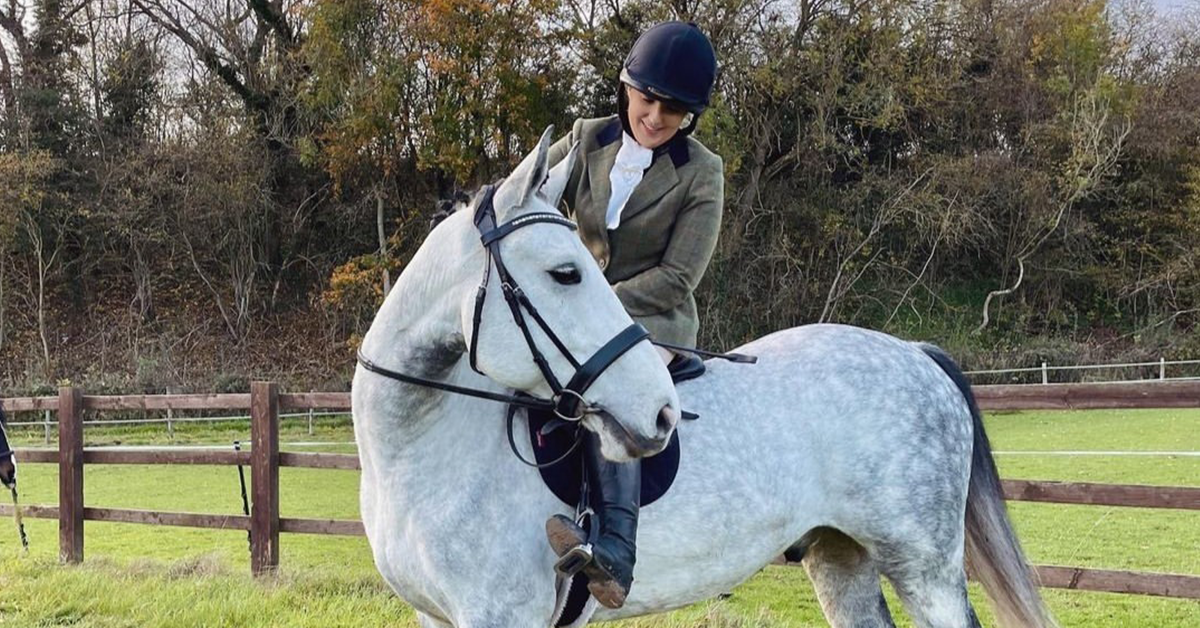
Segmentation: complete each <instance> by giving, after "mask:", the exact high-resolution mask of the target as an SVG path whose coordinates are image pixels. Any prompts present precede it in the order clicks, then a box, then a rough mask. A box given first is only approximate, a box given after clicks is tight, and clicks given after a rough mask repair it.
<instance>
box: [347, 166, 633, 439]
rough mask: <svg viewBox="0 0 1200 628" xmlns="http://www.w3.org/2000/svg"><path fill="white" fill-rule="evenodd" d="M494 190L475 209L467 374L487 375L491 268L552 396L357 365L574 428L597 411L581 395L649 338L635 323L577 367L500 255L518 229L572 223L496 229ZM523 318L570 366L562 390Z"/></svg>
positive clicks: (544, 218)
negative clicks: (482, 342)
mask: <svg viewBox="0 0 1200 628" xmlns="http://www.w3.org/2000/svg"><path fill="white" fill-rule="evenodd" d="M497 187H499V184H496V185H488V186H485V187H484V189H483V190H482V192H481V194H480V200H479V202H478V205H477V206H476V209H475V219H474V221H475V227H476V228H477V229H478V230H479V233H480V241H481V242H482V243H483V246H484V248H485V249H486V250H487V257H486V260H487V261H486V264H485V266H484V269H483V280H482V281H481V282H480V285H479V289H478V290H477V292H476V294H475V313H474V316H473V318H472V322H471V346H470V352H469V358H470V364H471V368H472V369H473V370H474V371H475V372H477V373H479V374H480V375H486V374H485V373H483V372H482V371H480V370H479V367H478V366H477V363H476V362H477V347H478V344H479V334H480V333H481V329H480V327H481V325H482V321H483V305H484V302H485V301H486V299H487V291H488V284H489V282H490V281H491V275H492V267H493V266H495V268H496V274H497V276H498V277H499V278H500V290H501V292H502V293H503V294H504V301H505V302H506V303H507V304H508V309H509V312H511V314H512V317H513V321H514V322H515V323H516V324H517V327H518V328H520V330H521V335H522V336H524V338H525V344H526V346H528V347H529V352H530V353H531V354H532V355H533V362H534V364H536V365H537V367H538V370H539V371H541V373H542V376H543V377H544V378H545V379H546V383H547V384H548V385H549V386H550V389H551V391H553V396H552V398H550V399H540V398H537V397H531V396H528V395H524V394H518V395H504V394H499V393H493V392H489V391H486V390H479V389H475V388H467V387H463V386H455V385H453V384H447V383H445V382H440V381H437V380H432V379H428V378H424V377H418V376H415V375H408V374H404V373H399V372H397V371H392V370H389V369H386V368H383V367H381V366H379V365H377V364H375V363H374V362H372V361H371V360H369V359H367V357H366V356H364V355H363V354H362V351H361V350H360V351H359V352H358V362H359V364H362V366H363V368H365V369H366V370H368V371H371V372H372V373H376V374H378V375H382V376H384V377H389V378H391V379H395V380H398V381H402V382H405V383H409V384H415V385H418V386H425V387H428V388H435V389H438V390H443V391H446V392H451V393H455V394H459V395H467V396H471V397H477V398H481V399H489V400H491V401H499V402H503V403H508V404H510V405H517V406H522V407H525V408H529V409H534V410H544V411H552V412H553V413H554V414H555V415H556V416H557V417H558V418H559V419H561V420H563V421H566V422H570V423H574V422H578V421H579V420H581V419H582V418H583V417H584V416H585V415H587V414H588V413H589V412H593V411H596V410H597V409H598V408H596V407H595V406H592V405H591V404H589V403H588V402H587V400H586V399H585V398H584V393H586V392H587V390H588V388H590V387H591V385H592V384H593V383H595V382H596V380H597V379H598V378H599V377H600V375H601V374H603V373H604V371H605V370H607V369H608V367H610V366H612V365H613V363H614V362H616V361H617V359H619V358H620V357H621V356H622V355H625V353H626V352H627V351H629V350H630V349H632V348H633V347H634V346H636V345H637V344H638V343H640V342H642V341H643V340H646V339H647V338H649V336H650V333H649V332H647V331H646V329H645V328H644V327H642V326H641V325H639V324H637V323H633V324H631V325H629V326H628V327H626V328H625V329H624V330H622V331H621V332H620V333H618V334H617V335H616V336H614V337H613V338H612V339H610V340H609V341H608V342H606V343H605V344H604V346H602V347H600V349H599V350H597V351H596V353H594V354H593V355H592V356H591V357H590V358H588V359H587V361H586V362H584V363H582V364H580V362H579V361H578V360H577V359H575V356H573V355H572V354H571V352H570V350H568V349H567V347H566V345H564V344H563V342H562V340H560V339H559V338H558V336H557V335H555V333H554V331H553V330H552V329H550V326H549V325H548V324H547V323H546V321H545V319H543V318H542V316H541V315H540V314H539V313H538V311H537V308H535V307H534V306H533V303H531V302H530V301H529V297H527V296H526V295H525V292H524V291H522V290H521V287H520V286H519V285H518V284H517V281H516V279H514V278H513V276H512V275H511V274H509V272H508V268H507V267H505V265H504V260H503V258H502V257H501V255H500V241H501V240H503V239H504V238H505V237H506V236H508V235H509V234H511V233H513V232H514V231H516V230H518V229H522V228H524V227H528V226H530V225H535V224H540V223H550V224H556V225H562V226H564V227H567V228H568V229H571V230H572V231H574V230H575V229H576V225H575V223H573V222H571V221H570V220H568V219H566V218H565V217H563V215H562V214H559V213H556V212H538V213H532V214H524V215H521V216H517V217H516V218H513V219H512V220H509V221H508V222H505V223H503V224H499V225H497V224H496V209H495V206H494V205H493V200H494V196H495V193H496V188H497ZM526 313H528V315H529V318H532V319H533V321H534V323H536V324H537V326H538V327H540V328H541V329H542V332H543V333H545V335H546V337H547V338H549V339H550V342H551V343H553V344H554V346H555V348H556V349H558V352H559V353H560V354H562V356H563V357H565V358H566V359H567V361H568V362H570V364H571V366H573V367H574V368H575V374H574V375H573V376H572V377H571V379H570V380H569V381H568V382H567V384H566V385H565V386H564V385H563V384H562V383H561V382H560V381H559V380H558V377H556V376H555V375H554V371H553V370H551V368H550V363H549V362H548V361H547V360H546V356H545V355H543V354H542V352H541V350H539V349H538V346H537V343H535V342H534V340H533V335H532V333H531V331H530V327H529V323H528V321H527V319H526Z"/></svg>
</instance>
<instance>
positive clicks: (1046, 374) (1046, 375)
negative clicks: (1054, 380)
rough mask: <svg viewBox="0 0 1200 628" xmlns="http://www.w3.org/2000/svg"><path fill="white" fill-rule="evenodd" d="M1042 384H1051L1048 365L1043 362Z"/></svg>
mask: <svg viewBox="0 0 1200 628" xmlns="http://www.w3.org/2000/svg"><path fill="white" fill-rule="evenodd" d="M1042 383H1043V384H1049V383H1050V373H1049V371H1048V370H1047V369H1046V363H1045V362H1042Z"/></svg>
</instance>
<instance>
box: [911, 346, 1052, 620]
mask: <svg viewBox="0 0 1200 628" xmlns="http://www.w3.org/2000/svg"><path fill="white" fill-rule="evenodd" d="M919 346H920V347H921V350H922V351H924V352H925V354H926V355H928V356H929V357H930V358H933V361H934V362H937V364H938V366H940V367H941V368H942V370H943V371H945V372H946V375H949V376H950V379H951V380H953V381H954V384H955V385H956V386H958V389H959V391H961V392H962V395H963V397H964V398H965V399H966V400H967V406H968V407H969V408H970V409H971V422H972V426H973V427H974V432H975V442H974V453H972V455H971V480H970V484H969V488H968V489H967V513H966V563H967V570H968V572H970V573H971V575H972V577H973V578H975V579H976V580H978V581H979V582H980V583H981V584H983V588H984V589H985V590H986V591H987V593H988V597H990V598H991V600H992V604H993V606H994V607H995V611H996V618H997V620H998V621H999V623H1000V625H1002V626H1005V627H1006V628H1007V627H1011V628H1018V627H1020V628H1043V627H1047V626H1056V625H1057V624H1056V623H1055V621H1054V618H1053V617H1052V616H1051V615H1050V611H1049V610H1047V609H1046V605H1045V603H1044V602H1042V596H1041V594H1040V593H1039V592H1038V581H1037V576H1036V575H1035V574H1034V572H1033V569H1032V568H1031V567H1030V566H1029V563H1027V562H1026V561H1025V555H1024V553H1023V552H1022V551H1021V544H1020V543H1019V542H1018V541H1017V535H1016V533H1015V532H1013V528H1012V523H1011V522H1010V521H1009V519H1008V511H1007V509H1006V508H1005V506H1004V494H1003V490H1002V488H1001V486H1000V475H999V473H998V472H997V471H996V462H995V460H993V459H992V447H991V444H989V443H988V437H987V433H986V432H984V430H983V416H982V415H981V414H980V413H979V405H978V404H977V403H976V402H975V394H974V393H973V392H971V384H970V383H969V382H968V381H967V377H966V376H965V375H963V372H962V369H960V368H959V367H958V364H956V363H955V362H954V360H953V359H952V358H951V357H950V356H949V355H947V354H946V352H944V351H942V350H941V349H940V348H938V347H935V346H933V345H929V344H920V345H919Z"/></svg>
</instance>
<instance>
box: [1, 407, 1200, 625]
mask: <svg viewBox="0 0 1200 628" xmlns="http://www.w3.org/2000/svg"><path fill="white" fill-rule="evenodd" d="M986 423H987V427H988V430H989V433H990V435H991V438H992V444H993V447H994V448H995V449H996V451H997V452H998V454H997V460H998V462H999V464H1000V470H1001V475H1002V476H1004V477H1006V478H1028V479H1058V480H1071V481H1091V482H1116V483H1131V484H1134V483H1136V484H1158V485H1178V486H1200V411H1177V410H1161V411H1157V410H1155V411H1151V410H1139V411H1103V412H1071V413H1063V412H1058V413H1035V412H1028V413H1008V414H996V413H994V414H991V415H989V416H988V417H987V420H986ZM284 424H285V429H284V433H283V434H282V436H281V440H282V441H283V442H284V443H285V446H284V448H285V449H290V450H297V451H341V452H350V451H353V444H352V443H351V441H352V435H351V431H350V427H349V422H348V419H347V418H345V417H337V416H334V417H318V418H317V420H316V425H315V429H314V432H313V433H312V434H311V435H310V434H309V433H308V430H307V421H306V419H305V418H304V417H298V418H293V419H286V420H285V422H284ZM14 432H15V433H14V434H13V438H14V440H16V441H17V444H18V447H20V446H39V445H43V443H42V432H41V431H36V430H24V429H17V430H14ZM235 439H241V440H249V428H248V425H247V424H246V423H244V422H229V423H222V424H221V426H220V427H212V426H206V425H196V424H189V425H185V426H180V427H177V429H176V432H175V436H174V439H173V442H175V443H232V441H233V440H235ZM87 440H88V444H89V445H95V444H114V443H116V442H120V443H123V444H166V442H167V441H168V438H167V435H166V430H165V428H164V427H163V426H161V425H157V426H140V427H132V428H108V429H93V428H90V427H89V428H88V432H87ZM288 443H291V444H288ZM311 443H322V444H321V445H312V444H311ZM1063 452H1071V453H1063ZM55 471H56V469H55V467H54V466H52V465H35V464H28V465H23V466H22V467H21V473H22V476H21V481H22V495H21V501H22V503H24V504H53V503H54V502H55V501H56V497H55V495H56V492H55V491H56V490H57V477H56V473H55ZM247 480H249V470H248V469H247ZM281 486H282V497H281V507H282V511H283V515H284V516H289V517H290V516H304V517H328V518H345V519H349V518H356V517H357V515H358V513H357V474H356V473H354V472H349V471H328V470H313V469H290V468H289V469H283V470H282V473H281ZM86 495H87V503H88V505H89V506H105V507H114V508H139V509H150V510H174V511H193V512H210V513H239V512H241V498H240V492H239V486H238V477H237V470H236V468H234V467H183V466H175V467H142V466H100V465H97V466H89V467H88V468H87V481H86ZM1009 508H1010V512H1011V513H1012V516H1013V519H1014V521H1015V524H1016V526H1017V529H1018V532H1019V533H1020V536H1021V538H1022V540H1023V542H1024V545H1025V547H1026V550H1027V553H1028V554H1029V556H1030V557H1031V559H1032V560H1033V561H1034V562H1036V563H1040V564H1058V565H1082V566H1087V567H1099V568H1109V569H1132V570H1140V571H1157V572H1171V573H1182V574H1197V575H1200V549H1197V548H1200V512H1197V511H1168V510H1150V509H1139V508H1109V507H1094V506H1060V505H1054V504H1027V503H1012V504H1010V506H1009ZM26 526H27V528H28V532H29V537H30V540H31V544H32V547H31V551H30V553H29V554H28V555H22V554H21V553H20V550H19V544H18V542H17V534H16V530H15V527H14V526H13V524H12V522H11V521H0V574H2V575H0V626H5V627H7V626H14V627H15V626H21V627H26V626H30V627H33V626H38V627H41V626H47V627H48V626H65V625H71V626H87V627H92V626H95V627H110V626H111V627H118V626H120V627H125V626H129V627H134V626H137V627H139V628H140V627H145V626H164V627H165V626H254V627H257V626H272V627H276V626H281V627H288V626H321V627H322V628H324V627H329V626H401V627H405V628H410V627H411V628H415V626H416V622H415V620H414V618H413V616H412V612H411V610H410V609H408V608H407V607H406V606H405V605H404V604H403V603H402V602H401V601H400V600H398V599H396V598H395V597H394V596H393V595H391V594H390V592H389V591H388V590H387V588H386V586H385V585H384V584H383V583H382V581H381V579H380V578H379V576H378V575H377V574H376V572H375V570H374V566H373V565H372V563H371V557H370V553H369V551H368V549H367V545H366V541H365V540H364V539H361V538H346V537H328V536H312V535H291V534H288V535H284V536H283V538H282V541H281V570H280V574H279V575H278V577H276V578H273V579H266V580H259V581H255V580H253V579H251V578H250V576H249V575H248V571H249V567H248V565H249V553H248V549H247V547H248V546H247V542H246V536H245V533H243V532H236V531H228V532H226V531H214V530H191V529H186V528H166V527H150V526H138V525H128V524H114V523H99V522H88V523H87V524H86V531H85V534H86V558H85V562H84V564H83V565H82V566H80V567H60V566H58V565H57V562H56V556H57V530H56V527H55V526H56V524H55V522H53V521H45V520H31V519H26ZM889 595H890V592H889ZM1045 595H1046V597H1047V600H1048V602H1049V604H1050V606H1051V608H1052V609H1053V611H1054V612H1055V614H1056V615H1057V616H1058V618H1059V620H1060V622H1061V623H1062V625H1064V626H1105V627H1130V628H1132V627H1142V626H1163V627H1179V628H1183V627H1185V626H1187V627H1190V626H1196V625H1200V602H1198V601H1194V600H1192V601H1186V600H1170V599H1160V598H1151V597H1143V596H1128V595H1111V594H1097V593H1087V592H1067V591H1054V590H1047V591H1046V592H1045ZM973 597H974V598H975V603H976V606H977V608H979V609H980V610H981V612H982V614H983V621H984V624H985V625H990V619H989V613H988V611H987V608H986V607H987V604H986V602H984V601H983V597H982V593H981V592H980V591H978V590H976V591H973ZM889 601H890V602H891V606H892V608H893V610H894V611H895V612H896V614H897V619H898V624H899V625H900V626H909V625H911V624H909V623H908V622H907V620H906V618H903V617H902V615H903V613H902V612H901V611H900V610H899V609H900V607H899V604H898V603H897V602H896V600H895V598H894V596H892V597H890V600H889ZM650 626H656V627H657V626H666V627H679V628H683V627H688V628H692V627H696V628H734V627H749V626H755V627H762V628H777V627H782V626H788V627H791V626H825V623H824V620H823V619H822V617H821V615H820V611H819V609H818V607H817V604H816V602H815V600H814V599H813V595H812V590H811V587H810V586H809V584H808V580H807V577H806V576H805V575H804V572H803V570H802V569H796V568H792V567H779V566H774V567H769V568H767V569H766V570H764V571H763V572H761V573H760V574H758V575H757V576H755V577H754V578H752V579H751V580H750V581H748V582H747V583H745V584H744V585H742V586H740V587H738V588H737V589H736V590H734V591H733V595H732V596H730V597H728V598H726V599H723V600H717V601H711V602H706V603H702V604H698V605H695V606H693V607H690V608H687V609H684V610H681V611H677V612H675V613H671V614H668V615H664V616H657V617H651V618H645V619H642V620H635V621H628V622H622V623H618V624H615V627H616V628H649V627H650Z"/></svg>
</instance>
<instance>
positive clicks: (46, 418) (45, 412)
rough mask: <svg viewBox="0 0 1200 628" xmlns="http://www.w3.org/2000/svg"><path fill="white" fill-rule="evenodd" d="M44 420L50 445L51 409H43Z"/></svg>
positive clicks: (47, 440) (47, 441)
mask: <svg viewBox="0 0 1200 628" xmlns="http://www.w3.org/2000/svg"><path fill="white" fill-rule="evenodd" d="M42 421H43V422H44V423H45V427H46V429H45V432H46V444H47V445H49V444H50V411H49V410H43V411H42Z"/></svg>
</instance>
